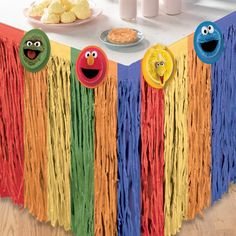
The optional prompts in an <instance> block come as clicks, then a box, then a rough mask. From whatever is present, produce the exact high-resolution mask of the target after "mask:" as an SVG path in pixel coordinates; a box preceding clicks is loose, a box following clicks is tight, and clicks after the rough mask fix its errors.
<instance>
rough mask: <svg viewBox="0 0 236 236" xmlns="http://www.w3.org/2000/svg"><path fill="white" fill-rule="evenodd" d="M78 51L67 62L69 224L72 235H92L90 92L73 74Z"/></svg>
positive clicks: (73, 50)
mask: <svg viewBox="0 0 236 236" xmlns="http://www.w3.org/2000/svg"><path fill="white" fill-rule="evenodd" d="M78 53H79V51H77V50H76V49H72V52H71V61H72V70H71V126H72V130H71V223H72V231H73V232H74V233H75V235H78V236H80V235H88V236H93V235H94V90H93V89H87V88H85V87H84V86H82V85H81V84H80V82H79V81H78V79H77V77H76V74H75V62H76V58H77V56H78Z"/></svg>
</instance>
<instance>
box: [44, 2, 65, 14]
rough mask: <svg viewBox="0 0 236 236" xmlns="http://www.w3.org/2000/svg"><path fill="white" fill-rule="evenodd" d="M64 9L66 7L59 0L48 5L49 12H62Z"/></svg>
mask: <svg viewBox="0 0 236 236" xmlns="http://www.w3.org/2000/svg"><path fill="white" fill-rule="evenodd" d="M64 11H65V10H64V7H63V5H62V4H61V3H60V2H59V1H54V2H52V3H51V4H50V5H49V7H48V12H49V14H52V13H54V14H62V13H63V12H64Z"/></svg>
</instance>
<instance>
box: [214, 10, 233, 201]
mask: <svg viewBox="0 0 236 236" xmlns="http://www.w3.org/2000/svg"><path fill="white" fill-rule="evenodd" d="M234 22H235V23H236V13H233V14H231V15H229V16H227V17H225V18H223V19H221V20H219V21H218V22H217V24H218V25H219V27H220V28H221V30H222V33H223V35H224V40H225V51H224V54H223V56H222V57H221V59H220V60H219V61H218V62H217V63H216V64H214V65H213V66H212V203H214V202H215V201H217V200H219V199H220V198H221V197H222V195H223V194H224V193H225V192H227V191H228V187H229V184H230V183H231V182H236V25H233V23H234Z"/></svg>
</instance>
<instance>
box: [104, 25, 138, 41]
mask: <svg viewBox="0 0 236 236" xmlns="http://www.w3.org/2000/svg"><path fill="white" fill-rule="evenodd" d="M137 38H138V35H137V32H136V31H135V30H133V29H129V28H116V29H112V30H111V31H110V32H109V33H108V35H107V39H108V41H109V42H111V43H116V44H128V43H133V42H135V41H136V40H137Z"/></svg>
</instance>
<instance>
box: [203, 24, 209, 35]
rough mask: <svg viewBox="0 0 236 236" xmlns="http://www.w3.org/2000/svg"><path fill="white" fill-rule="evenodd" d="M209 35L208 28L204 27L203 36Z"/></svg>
mask: <svg viewBox="0 0 236 236" xmlns="http://www.w3.org/2000/svg"><path fill="white" fill-rule="evenodd" d="M208 33H209V30H208V28H207V27H206V26H203V27H202V34H203V35H207V34H208Z"/></svg>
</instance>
